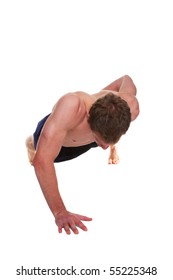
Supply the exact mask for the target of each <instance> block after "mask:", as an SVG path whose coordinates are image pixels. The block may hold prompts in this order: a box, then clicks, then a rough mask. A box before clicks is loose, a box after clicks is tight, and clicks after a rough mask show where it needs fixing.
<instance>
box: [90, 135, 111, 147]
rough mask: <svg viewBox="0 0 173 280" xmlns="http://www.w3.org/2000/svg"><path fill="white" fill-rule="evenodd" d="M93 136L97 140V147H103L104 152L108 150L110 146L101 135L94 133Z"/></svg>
mask: <svg viewBox="0 0 173 280" xmlns="http://www.w3.org/2000/svg"><path fill="white" fill-rule="evenodd" d="M93 136H94V139H95V142H96V143H97V145H98V146H99V147H101V148H102V149H103V150H106V149H107V148H108V147H109V146H110V144H108V143H106V142H105V141H104V140H103V139H102V138H101V136H100V135H99V133H98V132H93Z"/></svg>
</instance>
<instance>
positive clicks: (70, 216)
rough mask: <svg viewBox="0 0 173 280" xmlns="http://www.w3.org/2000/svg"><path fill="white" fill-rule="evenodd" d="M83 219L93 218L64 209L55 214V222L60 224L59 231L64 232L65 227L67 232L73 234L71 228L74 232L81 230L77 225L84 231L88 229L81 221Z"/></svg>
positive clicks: (89, 219)
mask: <svg viewBox="0 0 173 280" xmlns="http://www.w3.org/2000/svg"><path fill="white" fill-rule="evenodd" d="M81 220H82V221H91V220H92V218H88V217H86V216H82V215H78V214H74V213H71V212H68V211H67V210H62V211H61V212H59V213H58V214H56V215H55V222H56V225H57V226H58V231H59V233H62V229H63V228H64V230H65V232H66V234H71V230H72V231H73V233H74V234H78V233H79V231H78V229H77V227H79V228H81V229H82V230H84V231H87V227H86V226H85V225H84V224H83V223H82V222H81Z"/></svg>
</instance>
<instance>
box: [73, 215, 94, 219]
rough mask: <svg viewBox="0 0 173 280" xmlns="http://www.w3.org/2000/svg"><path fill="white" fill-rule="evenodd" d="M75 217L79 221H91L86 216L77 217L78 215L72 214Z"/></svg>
mask: <svg viewBox="0 0 173 280" xmlns="http://www.w3.org/2000/svg"><path fill="white" fill-rule="evenodd" d="M73 215H75V216H76V217H77V218H78V219H79V220H82V221H92V218H89V217H87V216H83V215H79V214H73Z"/></svg>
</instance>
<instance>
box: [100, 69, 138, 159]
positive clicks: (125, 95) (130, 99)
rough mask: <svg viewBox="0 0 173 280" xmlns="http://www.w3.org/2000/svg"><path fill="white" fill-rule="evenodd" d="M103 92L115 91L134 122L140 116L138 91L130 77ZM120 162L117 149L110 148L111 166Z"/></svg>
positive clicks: (117, 81) (115, 82)
mask: <svg viewBox="0 0 173 280" xmlns="http://www.w3.org/2000/svg"><path fill="white" fill-rule="evenodd" d="M103 90H110V91H115V93H116V94H117V95H119V96H120V97H121V98H122V99H124V100H125V101H126V102H127V103H128V105H129V107H130V111H131V121H134V120H135V119H136V118H137V116H138V115H139V103H138V100H137V98H136V93H137V89H136V86H135V84H134V82H133V80H132V79H131V77H130V76H128V75H124V76H123V77H121V78H119V79H117V80H115V81H114V82H112V83H111V84H109V85H108V86H106V87H105V88H104V89H103ZM118 162H119V157H118V154H117V149H116V147H115V146H114V145H112V146H110V155H109V159H108V163H109V164H115V163H118Z"/></svg>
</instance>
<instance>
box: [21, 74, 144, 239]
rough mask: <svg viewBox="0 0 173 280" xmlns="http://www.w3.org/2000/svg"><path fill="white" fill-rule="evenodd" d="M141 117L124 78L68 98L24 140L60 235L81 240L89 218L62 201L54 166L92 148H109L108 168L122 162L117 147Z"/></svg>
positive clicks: (131, 88)
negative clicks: (131, 126)
mask: <svg viewBox="0 0 173 280" xmlns="http://www.w3.org/2000/svg"><path fill="white" fill-rule="evenodd" d="M138 114H139V104H138V101H137V99H136V87H135V85H134V83H133V81H132V79H131V78H130V77H129V76H128V75H125V76H123V77H121V78H119V79H117V80H115V81H114V82H113V83H111V84H109V85H108V86H106V87H105V88H104V89H102V90H101V91H99V92H98V93H95V94H92V95H89V94H87V93H85V92H82V91H77V92H72V93H67V94H65V95H63V96H62V97H61V98H60V99H59V100H58V101H57V103H56V104H55V106H54V108H53V110H52V113H51V114H50V115H48V116H46V117H45V118H44V119H43V120H41V121H40V122H39V123H38V126H37V128H36V131H35V133H34V135H33V136H30V137H28V138H27V140H26V146H27V149H28V156H29V160H30V163H31V164H32V165H33V166H34V169H35V173H36V176H37V179H38V182H39V184H40V187H41V189H42V192H43V194H44V197H45V199H46V201H47V204H48V206H49V208H50V210H51V211H52V214H53V215H54V217H55V222H56V225H57V226H58V231H59V233H61V232H62V229H63V228H64V230H65V232H66V233H67V234H70V233H71V231H72V232H73V233H74V234H78V233H79V231H78V228H81V229H82V230H84V231H86V230H87V228H86V226H85V225H84V224H83V223H82V221H91V220H92V219H91V218H89V217H86V216H82V215H78V214H74V213H71V212H69V211H68V210H67V209H66V207H65V204H64V202H63V200H62V198H61V195H60V192H59V188H58V180H57V177H56V172H55V167H54V162H61V161H65V160H69V159H72V158H75V157H77V156H79V155H80V154H82V153H84V152H86V151H88V150H89V149H90V148H92V147H97V146H100V147H101V148H103V149H107V148H108V147H110V156H109V164H115V163H117V162H118V156H117V153H116V148H115V144H116V143H117V142H118V140H119V139H120V137H121V136H122V135H123V134H125V133H126V131H127V130H128V128H129V125H130V122H131V121H133V120H135V119H136V117H137V116H138Z"/></svg>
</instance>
